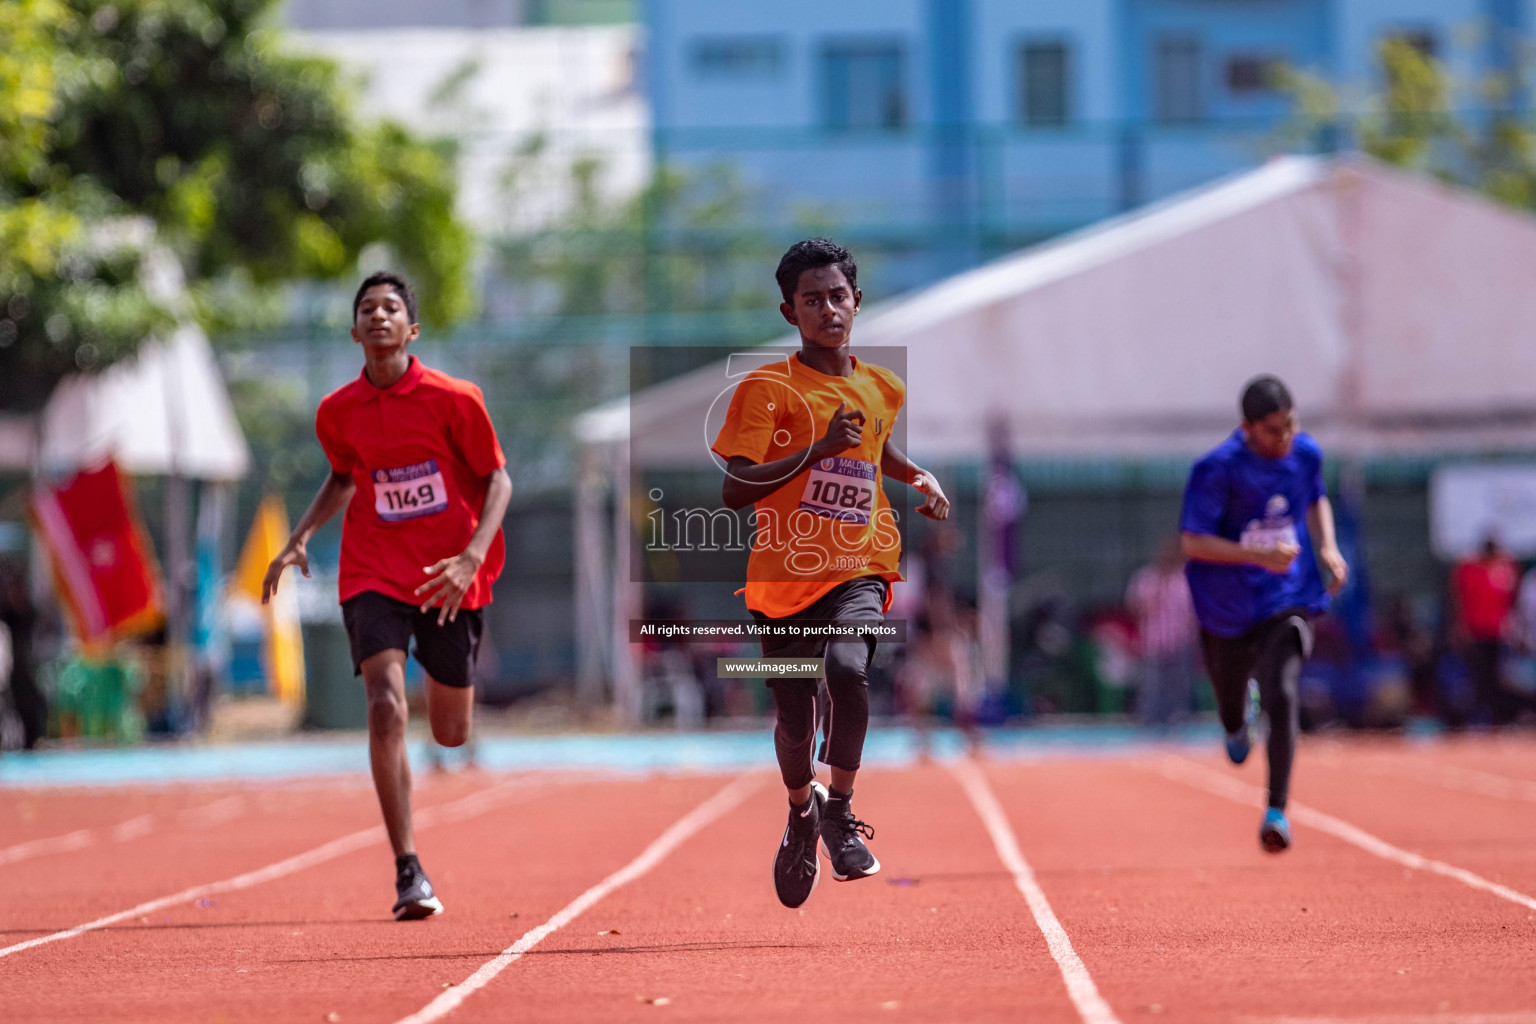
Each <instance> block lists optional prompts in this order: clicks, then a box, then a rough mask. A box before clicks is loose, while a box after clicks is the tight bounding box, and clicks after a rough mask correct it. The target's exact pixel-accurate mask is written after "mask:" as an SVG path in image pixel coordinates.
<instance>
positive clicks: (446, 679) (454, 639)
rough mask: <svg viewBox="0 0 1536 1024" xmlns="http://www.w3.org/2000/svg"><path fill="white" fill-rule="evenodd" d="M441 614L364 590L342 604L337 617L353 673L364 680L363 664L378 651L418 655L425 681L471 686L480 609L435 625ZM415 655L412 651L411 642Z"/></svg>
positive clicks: (478, 644) (460, 611)
mask: <svg viewBox="0 0 1536 1024" xmlns="http://www.w3.org/2000/svg"><path fill="white" fill-rule="evenodd" d="M440 613H441V609H439V608H437V607H436V606H434V607H432V608H429V609H428V610H427V611H425V612H424V611H422V610H421V608H420V607H419V606H417V605H414V604H411V603H410V602H408V601H401V600H399V599H397V598H393V597H389V596H387V595H385V594H380V593H379V592H378V591H375V590H365V591H363V592H362V593H361V594H357V595H355V596H353V597H349V598H347V599H346V600H345V601H343V602H341V617H342V620H343V621H345V622H346V624H347V640H348V641H350V642H351V644H352V671H353V672H354V674H356V675H362V674H363V662H364V661H366V660H368V659H369V658H371V657H373V656H374V655H375V654H378V653H379V652H380V651H408V652H410V653H413V654H415V655H416V660H417V661H419V662H421V667H422V668H424V669H426V670H427V675H429V676H431V677H432V678H433V679H436V680H437V681H438V682H440V683H442V684H443V685H444V686H457V687H465V686H469V685H470V684H471V683H472V682H473V681H474V677H475V676H474V669H475V655H476V654H477V653H478V652H479V650H480V630H481V628H482V625H483V622H482V616H481V613H480V609H478V608H476V609H472V610H466V609H463V608H460V609H459V614H458V615H457V616H456V617H455V618H454V619H453V621H451V622H444V623H443V624H442V625H441V626H439V625H438V624H437V617H438V615H439V614H440ZM413 636H414V637H415V638H416V649H415V650H414V651H411V648H410V642H411V637H413Z"/></svg>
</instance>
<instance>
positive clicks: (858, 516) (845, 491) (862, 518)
mask: <svg viewBox="0 0 1536 1024" xmlns="http://www.w3.org/2000/svg"><path fill="white" fill-rule="evenodd" d="M875 476H876V470H875V464H874V463H873V462H864V461H862V460H859V459H847V458H843V457H842V456H840V455H839V456H833V457H832V458H830V459H822V460H821V461H820V462H817V463H816V464H815V465H813V466H812V467H811V473H810V476H809V477H808V478H807V479H806V481H805V493H804V494H802V495H800V507H801V508H803V509H805V510H807V511H810V512H814V513H816V514H817V515H819V516H827V517H829V518H832V519H841V520H843V521H844V522H849V523H861V524H867V523H868V522H869V516H870V510H871V509H872V508H874V504H875Z"/></svg>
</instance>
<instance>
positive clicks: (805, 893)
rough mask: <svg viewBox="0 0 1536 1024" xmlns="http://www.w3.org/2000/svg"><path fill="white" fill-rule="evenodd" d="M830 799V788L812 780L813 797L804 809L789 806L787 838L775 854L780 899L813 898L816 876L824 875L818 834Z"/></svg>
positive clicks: (791, 902) (789, 904)
mask: <svg viewBox="0 0 1536 1024" xmlns="http://www.w3.org/2000/svg"><path fill="white" fill-rule="evenodd" d="M826 802H827V790H826V787H824V786H822V784H821V783H819V782H813V783H811V799H810V801H809V802H808V803H807V804H806V807H805V810H804V811H797V810H795V808H794V807H793V806H791V807H790V808H789V824H788V825H786V826H784V841H783V842H781V843H780V844H779V849H778V851H777V852H776V853H775V854H774V856H773V888H774V891H775V892H777V893H778V894H779V902H780V903H782V904H784V905H785V906H786V907H791V908H793V907H798V906H799V905H800V904H802V903H804V902H805V901H806V900H808V899H810V898H811V893H812V892H814V891H815V890H816V880H817V879H818V878H820V877H821V861H820V860H818V859H817V857H816V835H817V832H818V826H819V825H820V824H821V809H822V807H824V806H825V805H826Z"/></svg>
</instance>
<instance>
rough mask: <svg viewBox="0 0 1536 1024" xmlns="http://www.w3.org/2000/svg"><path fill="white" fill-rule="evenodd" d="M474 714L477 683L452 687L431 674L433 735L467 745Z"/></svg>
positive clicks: (449, 744)
mask: <svg viewBox="0 0 1536 1024" xmlns="http://www.w3.org/2000/svg"><path fill="white" fill-rule="evenodd" d="M474 713H475V688H474V687H473V686H448V685H445V684H443V683H440V682H438V681H437V680H436V679H433V678H432V676H431V674H430V673H429V674H428V675H427V717H428V718H430V719H431V721H432V738H433V739H435V740H437V742H438V743H439V744H441V745H442V746H445V747H461V746H463V745H464V742H465V741H466V740H468V739H469V725H470V722H471V721H472V719H473V718H474Z"/></svg>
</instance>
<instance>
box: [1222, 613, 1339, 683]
mask: <svg viewBox="0 0 1536 1024" xmlns="http://www.w3.org/2000/svg"><path fill="white" fill-rule="evenodd" d="M1285 630H1291V631H1294V633H1295V636H1296V643H1297V646H1298V648H1299V649H1300V651H1301V656H1302V657H1303V658H1309V657H1311V656H1312V623H1311V621H1310V613H1309V612H1308V611H1307V610H1306V609H1304V608H1291V609H1288V610H1286V611H1283V612H1281V613H1280V614H1278V615H1273V616H1270V617H1269V618H1267V619H1265V620H1264V621H1263V622H1261V623H1259V624H1258V625H1257V626H1254V627H1253V628H1252V629H1250V630H1249V631H1248V632H1246V633H1244V634H1243V635H1242V636H1232V637H1227V636H1217V635H1216V634H1214V633H1208V632H1206V631H1205V630H1203V629H1202V630H1201V631H1200V649H1201V653H1202V654H1203V655H1205V671H1206V674H1207V675H1209V676H1210V677H1211V684H1212V685H1213V686H1215V687H1216V689H1217V690H1223V689H1229V688H1230V689H1233V690H1235V691H1236V692H1241V693H1246V692H1247V688H1248V680H1249V679H1252V678H1253V674H1254V672H1256V671H1257V670H1258V667H1259V661H1260V659H1261V658H1262V657H1263V656H1264V652H1265V650H1267V649H1268V647H1269V645H1270V644H1271V643H1272V642H1274V640H1275V639H1277V638H1278V637H1280V635H1281V633H1282V631H1285Z"/></svg>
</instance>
